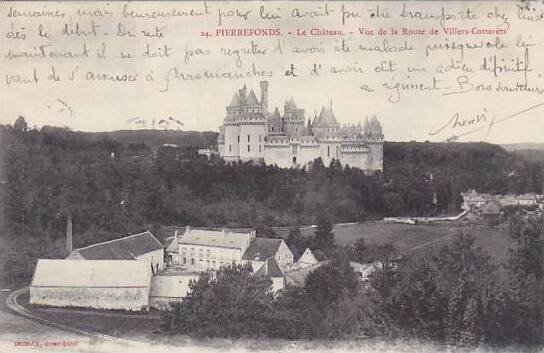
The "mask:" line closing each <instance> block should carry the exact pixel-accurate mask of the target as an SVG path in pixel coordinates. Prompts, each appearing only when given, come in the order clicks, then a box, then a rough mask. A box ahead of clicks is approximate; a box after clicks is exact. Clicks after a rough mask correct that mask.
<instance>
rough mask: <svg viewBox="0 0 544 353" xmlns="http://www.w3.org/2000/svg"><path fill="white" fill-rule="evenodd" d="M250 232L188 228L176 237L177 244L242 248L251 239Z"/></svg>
mask: <svg viewBox="0 0 544 353" xmlns="http://www.w3.org/2000/svg"><path fill="white" fill-rule="evenodd" d="M251 237H252V234H251V232H248V233H236V232H231V231H229V230H225V231H216V230H202V229H190V230H189V231H186V232H185V234H183V236H182V237H181V238H178V243H179V244H186V245H204V246H214V247H221V248H232V249H242V248H245V247H246V246H247V243H248V242H249V240H250V239H251Z"/></svg>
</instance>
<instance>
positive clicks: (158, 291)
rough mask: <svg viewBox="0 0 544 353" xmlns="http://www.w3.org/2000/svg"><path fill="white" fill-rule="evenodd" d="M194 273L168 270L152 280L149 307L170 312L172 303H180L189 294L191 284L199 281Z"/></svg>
mask: <svg viewBox="0 0 544 353" xmlns="http://www.w3.org/2000/svg"><path fill="white" fill-rule="evenodd" d="M198 275H199V274H198V273H196V272H194V271H181V270H179V271H178V270H166V271H163V272H161V273H159V274H157V275H155V276H153V278H152V279H151V290H150V293H149V305H150V306H151V307H152V308H155V309H158V310H170V304H171V303H179V302H180V301H181V300H182V299H183V298H184V297H185V296H186V295H187V293H188V292H189V282H190V281H191V280H193V281H196V280H198Z"/></svg>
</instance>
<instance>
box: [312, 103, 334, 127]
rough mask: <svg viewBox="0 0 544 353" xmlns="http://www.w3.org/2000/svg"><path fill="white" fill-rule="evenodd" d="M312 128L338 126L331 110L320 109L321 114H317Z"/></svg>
mask: <svg viewBox="0 0 544 353" xmlns="http://www.w3.org/2000/svg"><path fill="white" fill-rule="evenodd" d="M313 125H314V126H331V125H333V126H334V125H338V122H337V121H336V118H335V117H334V113H333V112H332V107H331V108H325V107H323V108H321V112H320V113H319V116H318V117H317V119H314V123H313Z"/></svg>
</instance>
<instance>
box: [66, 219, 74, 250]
mask: <svg viewBox="0 0 544 353" xmlns="http://www.w3.org/2000/svg"><path fill="white" fill-rule="evenodd" d="M72 248H73V246H72V214H71V213H68V219H67V220H66V256H68V255H70V254H71V253H72Z"/></svg>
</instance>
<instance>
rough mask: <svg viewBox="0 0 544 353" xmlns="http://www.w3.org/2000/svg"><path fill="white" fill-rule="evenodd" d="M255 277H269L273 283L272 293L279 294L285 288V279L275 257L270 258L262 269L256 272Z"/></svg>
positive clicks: (264, 262)
mask: <svg viewBox="0 0 544 353" xmlns="http://www.w3.org/2000/svg"><path fill="white" fill-rule="evenodd" d="M255 276H263V277H268V278H270V280H271V281H272V286H271V287H272V292H273V293H277V292H278V291H279V290H282V289H283V288H285V278H284V277H283V273H282V272H281V270H280V267H279V265H278V263H277V262H276V260H275V259H274V258H273V257H269V258H268V259H266V261H263V264H262V265H261V267H259V268H258V269H257V270H256V271H255Z"/></svg>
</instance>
